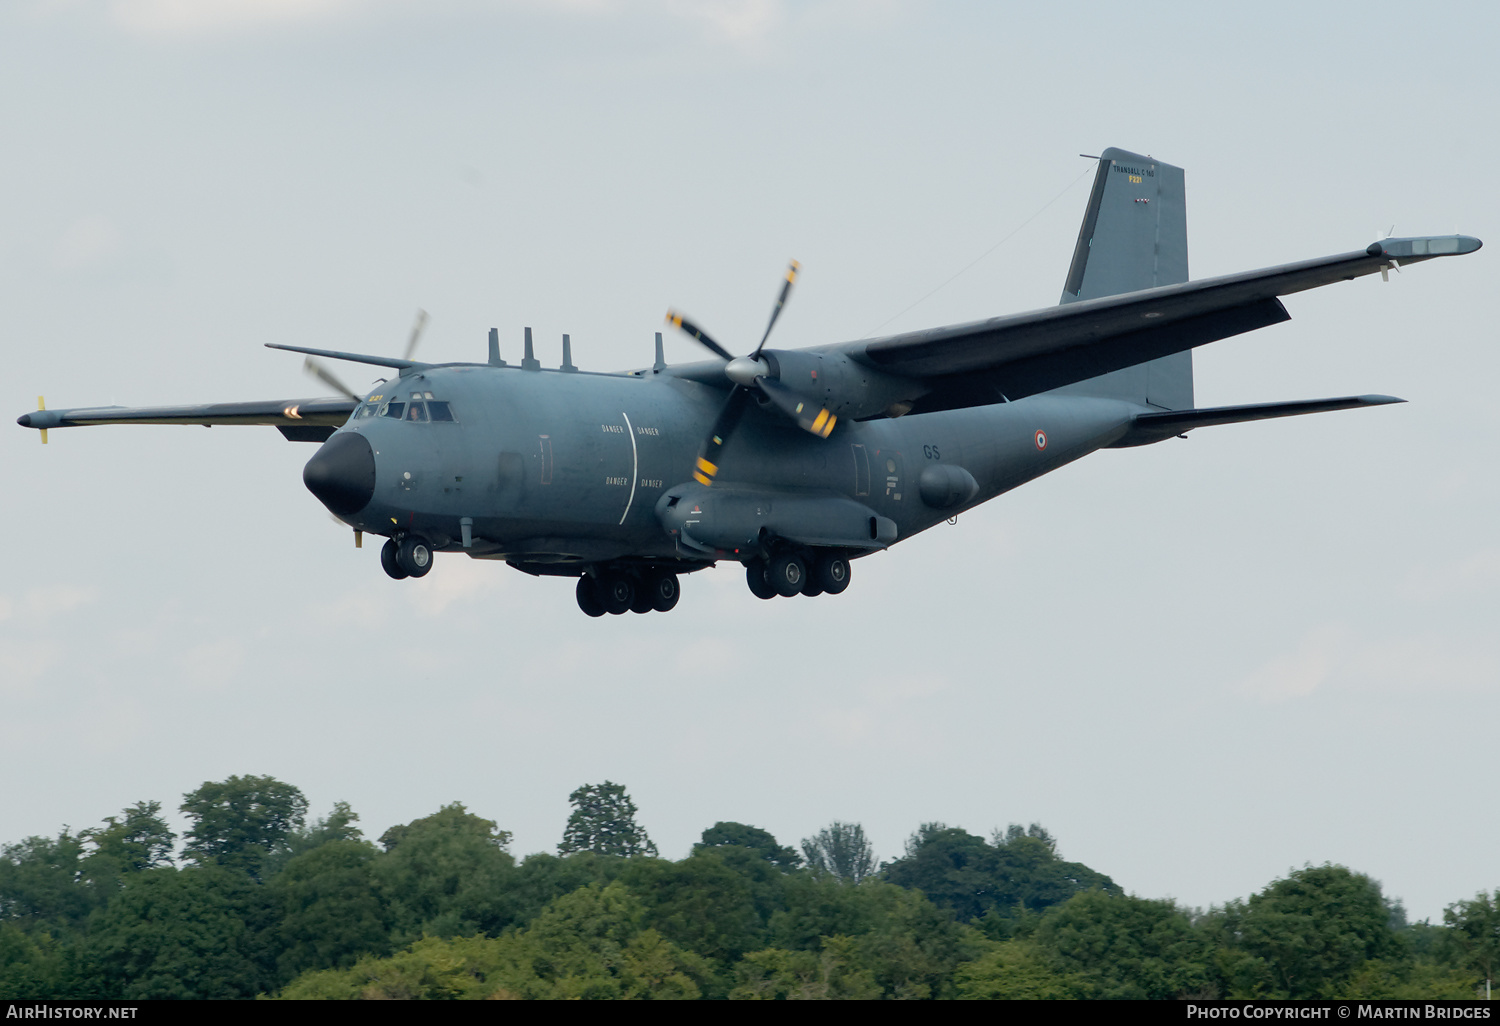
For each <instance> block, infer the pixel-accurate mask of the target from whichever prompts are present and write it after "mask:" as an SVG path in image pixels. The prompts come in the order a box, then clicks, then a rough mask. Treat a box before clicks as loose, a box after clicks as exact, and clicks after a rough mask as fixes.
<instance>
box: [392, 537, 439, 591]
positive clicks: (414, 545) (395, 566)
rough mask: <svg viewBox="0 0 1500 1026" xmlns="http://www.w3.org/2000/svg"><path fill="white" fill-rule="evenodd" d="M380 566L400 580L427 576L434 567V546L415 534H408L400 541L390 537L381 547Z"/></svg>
mask: <svg viewBox="0 0 1500 1026" xmlns="http://www.w3.org/2000/svg"><path fill="white" fill-rule="evenodd" d="M380 566H381V568H382V569H383V570H385V572H386V573H387V574H389V575H390V576H391V577H392V578H394V579H395V580H398V581H400V580H405V579H406V578H408V577H425V576H427V571H429V570H431V569H432V546H431V545H428V544H427V542H425V541H424V540H422V539H421V538H417V537H415V536H413V535H407V536H406V537H405V538H403V539H401V541H399V542H398V541H396V539H394V538H388V539H386V543H385V544H384V545H383V546H381V549H380Z"/></svg>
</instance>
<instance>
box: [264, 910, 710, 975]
mask: <svg viewBox="0 0 1500 1026" xmlns="http://www.w3.org/2000/svg"><path fill="white" fill-rule="evenodd" d="M645 915H646V910H645V907H644V906H643V905H642V903H641V902H640V900H639V899H638V898H636V897H635V896H634V895H632V894H631V893H630V891H629V890H627V889H626V888H625V887H624V885H623V884H620V883H613V884H609V885H607V886H604V887H599V886H588V887H581V888H579V889H578V890H576V891H573V892H572V893H571V894H567V895H564V896H563V897H561V898H558V899H557V900H556V901H554V902H552V903H551V904H549V905H548V906H547V907H546V908H545V909H543V910H542V912H541V914H540V915H538V916H537V918H536V920H535V921H534V922H533V923H532V925H531V926H530V927H528V928H526V929H524V930H520V931H515V932H507V933H506V934H505V935H504V936H502V937H452V938H440V937H424V938H422V939H421V940H419V941H416V942H415V943H413V944H411V945H410V946H409V947H407V948H406V949H404V950H402V951H399V952H397V953H396V954H395V955H393V956H391V957H389V958H378V959H377V958H370V957H366V958H362V959H360V960H359V961H358V962H357V963H356V964H355V965H354V966H352V967H351V968H349V969H345V970H329V971H323V972H312V973H307V974H304V975H303V976H301V977H299V978H298V979H297V980H296V981H295V982H293V983H292V984H291V985H290V986H288V987H287V988H286V989H285V990H284V991H282V993H281V995H280V996H281V997H283V998H345V999H348V998H429V999H431V998H449V999H452V998H460V999H462V998H469V999H478V998H540V999H564V998H592V999H609V998H652V999H656V1000H662V999H683V998H688V999H691V998H696V997H698V996H699V995H700V993H701V991H700V990H699V988H698V985H697V983H696V982H694V981H695V977H701V976H702V975H703V974H704V967H703V963H702V959H699V958H698V957H697V956H695V955H693V954H692V953H691V952H687V951H683V950H682V949H681V948H678V947H677V946H676V945H674V944H672V943H671V942H670V941H668V940H666V939H665V938H663V937H662V936H661V934H659V933H658V932H657V931H656V930H654V929H651V928H649V927H644V926H643V923H644V920H645Z"/></svg>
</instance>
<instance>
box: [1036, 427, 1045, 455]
mask: <svg viewBox="0 0 1500 1026" xmlns="http://www.w3.org/2000/svg"><path fill="white" fill-rule="evenodd" d="M1036 447H1037V451H1038V452H1040V451H1041V450H1042V449H1045V448H1047V432H1045V431H1038V432H1037V433H1036Z"/></svg>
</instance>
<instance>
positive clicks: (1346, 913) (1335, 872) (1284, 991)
mask: <svg viewBox="0 0 1500 1026" xmlns="http://www.w3.org/2000/svg"><path fill="white" fill-rule="evenodd" d="M1213 919H1214V921H1215V922H1214V925H1215V926H1216V927H1217V928H1219V929H1222V930H1223V931H1224V933H1225V935H1226V939H1227V941H1226V950H1225V951H1223V952H1222V953H1221V955H1220V962H1221V966H1222V968H1223V970H1224V972H1225V975H1226V976H1227V977H1228V979H1229V981H1230V984H1231V987H1232V993H1231V994H1230V995H1229V996H1231V997H1237V996H1238V997H1274V998H1290V999H1293V1000H1297V999H1303V998H1323V997H1332V996H1335V995H1337V994H1339V993H1342V991H1343V989H1344V987H1345V985H1346V983H1347V981H1348V980H1349V978H1350V977H1351V976H1352V975H1353V974H1354V972H1355V970H1356V969H1358V968H1359V967H1360V966H1362V965H1364V964H1365V963H1366V962H1369V961H1371V960H1375V959H1394V958H1404V957H1405V956H1406V952H1405V950H1404V949H1403V945H1402V943H1401V941H1400V939H1399V938H1398V937H1397V935H1396V933H1395V932H1394V931H1392V930H1391V927H1390V924H1391V908H1390V906H1389V905H1388V904H1387V903H1386V901H1385V899H1384V897H1383V896H1382V895H1381V893H1380V885H1379V884H1378V883H1376V882H1375V881H1374V880H1371V879H1370V878H1369V877H1367V876H1365V875H1363V874H1361V873H1355V872H1352V871H1350V870H1349V869H1346V868H1345V867H1343V866H1333V865H1322V866H1306V867H1303V868H1302V869H1299V870H1297V871H1295V872H1293V873H1291V874H1289V875H1288V876H1287V877H1286V878H1285V879H1283V880H1276V881H1274V882H1272V883H1271V884H1270V885H1268V886H1267V887H1266V888H1265V890H1263V891H1261V892H1260V893H1259V894H1254V895H1251V896H1250V898H1249V899H1248V900H1246V901H1232V902H1230V903H1229V904H1228V905H1226V906H1225V907H1224V909H1223V910H1222V911H1221V912H1220V913H1218V914H1217V915H1216V916H1214V917H1213Z"/></svg>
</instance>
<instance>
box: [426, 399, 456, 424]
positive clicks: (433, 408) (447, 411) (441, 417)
mask: <svg viewBox="0 0 1500 1026" xmlns="http://www.w3.org/2000/svg"><path fill="white" fill-rule="evenodd" d="M427 412H428V413H430V414H432V419H433V421H434V422H435V423H436V422H438V421H444V422H447V423H452V422H453V410H452V408H451V407H450V406H449V405H448V404H447V403H446V402H443V401H441V400H437V401H434V402H429V403H428V404H427Z"/></svg>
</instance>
